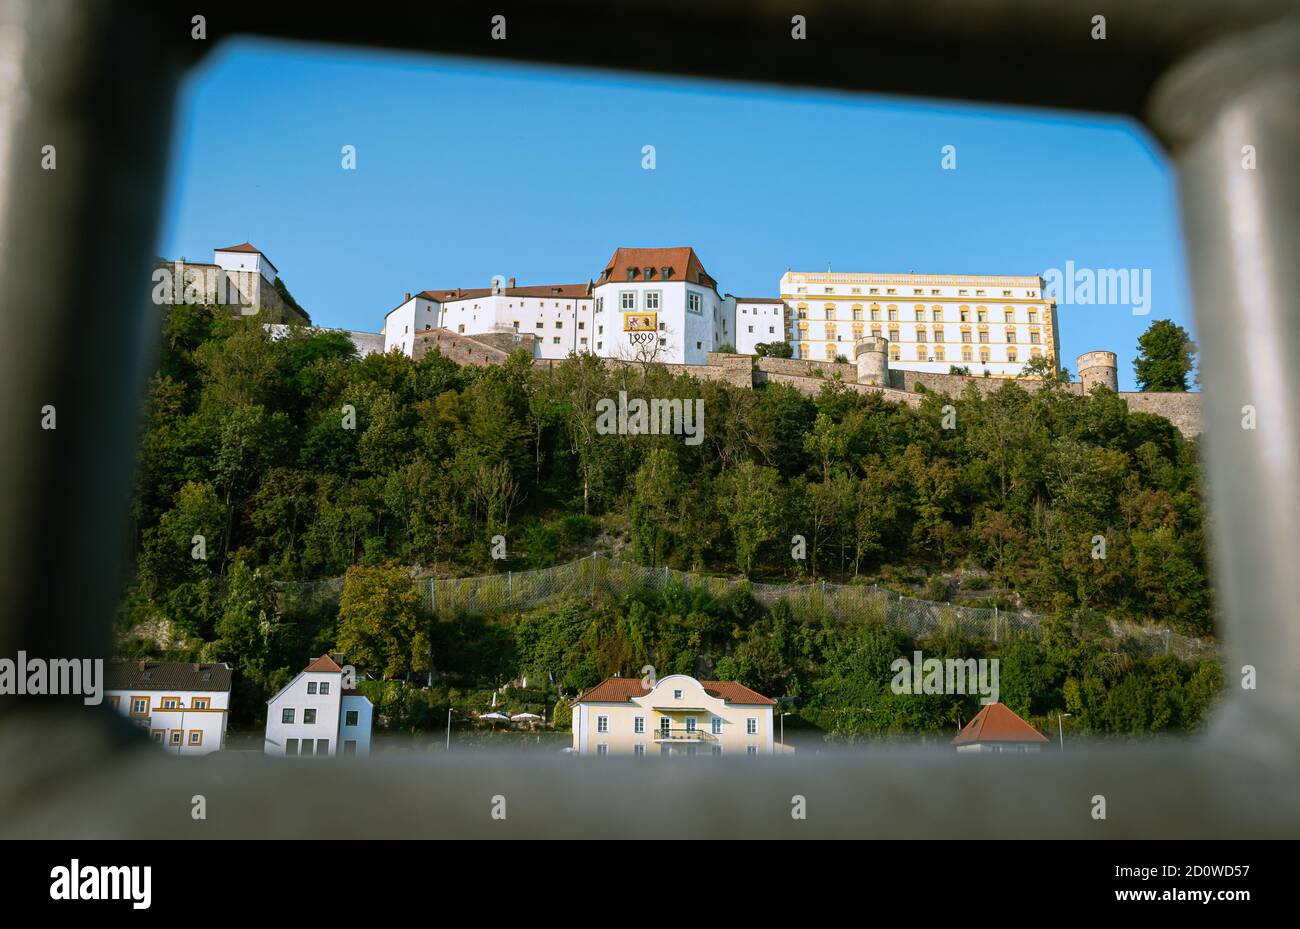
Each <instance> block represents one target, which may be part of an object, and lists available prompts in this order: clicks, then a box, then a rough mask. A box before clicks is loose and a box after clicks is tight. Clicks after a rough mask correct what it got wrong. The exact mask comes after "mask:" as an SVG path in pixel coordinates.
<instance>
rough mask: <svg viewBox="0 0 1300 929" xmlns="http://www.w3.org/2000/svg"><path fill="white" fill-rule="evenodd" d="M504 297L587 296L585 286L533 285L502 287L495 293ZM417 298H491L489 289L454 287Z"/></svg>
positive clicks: (567, 297)
mask: <svg viewBox="0 0 1300 929" xmlns="http://www.w3.org/2000/svg"><path fill="white" fill-rule="evenodd" d="M497 293H498V294H501V295H503V296H506V297H554V298H555V299H557V300H571V299H573V298H574V297H585V296H587V294H588V291H587V285H586V284H535V285H533V286H531V287H502V288H501V289H500V290H498V291H497ZM415 296H417V297H423V298H424V299H425V300H433V301H434V302H436V303H450V302H452V301H454V300H478V299H481V298H483V297H490V296H492V288H491V287H454V288H451V289H448V290H422V291H420V292H419V293H418V294H415Z"/></svg>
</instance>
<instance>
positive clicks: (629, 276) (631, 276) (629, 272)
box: [627, 268, 636, 281]
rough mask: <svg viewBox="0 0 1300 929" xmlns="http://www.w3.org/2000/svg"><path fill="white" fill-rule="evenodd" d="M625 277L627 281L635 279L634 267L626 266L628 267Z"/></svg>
mask: <svg viewBox="0 0 1300 929" xmlns="http://www.w3.org/2000/svg"><path fill="white" fill-rule="evenodd" d="M627 279H628V280H629V281H634V280H636V268H628V269H627Z"/></svg>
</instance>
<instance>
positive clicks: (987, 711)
mask: <svg viewBox="0 0 1300 929" xmlns="http://www.w3.org/2000/svg"><path fill="white" fill-rule="evenodd" d="M1046 741H1047V739H1046V738H1045V737H1044V736H1043V734H1042V733H1041V732H1039V731H1038V730H1037V729H1035V728H1034V727H1033V726H1031V725H1029V723H1027V722H1025V721H1024V720H1023V719H1021V718H1020V717H1019V716H1017V715H1016V714H1015V713H1014V712H1013V711H1012V710H1011V709H1010V708H1009V707H1008V706H1007V705H1006V704H1005V703H990V704H989V705H988V706H986V707H984V709H982V710H980V711H979V712H978V713H976V714H975V716H974V717H972V719H971V721H970V722H968V723H967V724H966V727H965V728H964V729H962V731H961V732H959V733H957V735H956V736H954V737H953V740H952V744H953V745H970V744H972V743H974V742H1046Z"/></svg>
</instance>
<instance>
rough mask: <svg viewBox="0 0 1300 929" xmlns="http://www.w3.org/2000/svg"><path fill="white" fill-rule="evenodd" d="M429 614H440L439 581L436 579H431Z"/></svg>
mask: <svg viewBox="0 0 1300 929" xmlns="http://www.w3.org/2000/svg"><path fill="white" fill-rule="evenodd" d="M429 612H430V613H437V612H438V579H437V578H436V577H431V578H429Z"/></svg>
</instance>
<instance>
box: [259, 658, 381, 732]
mask: <svg viewBox="0 0 1300 929" xmlns="http://www.w3.org/2000/svg"><path fill="white" fill-rule="evenodd" d="M344 668H345V665H344V664H343V656H342V655H335V656H330V655H322V656H320V657H319V658H317V659H315V660H314V661H312V662H311V663H310V664H308V665H307V667H305V668H303V669H302V671H300V672H299V674H298V676H297V677H295V678H294V679H293V680H292V681H290V682H289V683H288V684H287V685H285V687H284V688H283V689H282V690H281V691H280V692H279V693H277V694H276V695H275V696H274V697H272V698H271V699H270V700H268V701H266V739H265V741H264V743H263V751H264V752H266V754H268V755H293V756H299V755H313V756H317V755H325V756H330V755H368V754H370V730H371V726H372V723H373V720H374V706H373V705H372V704H371V702H370V699H369V698H368V697H366V695H365V694H363V693H361V692H360V691H359V690H353V689H349V688H345V687H344V683H345V681H347V679H348V677H349V675H348V674H346V673H345V671H344Z"/></svg>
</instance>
